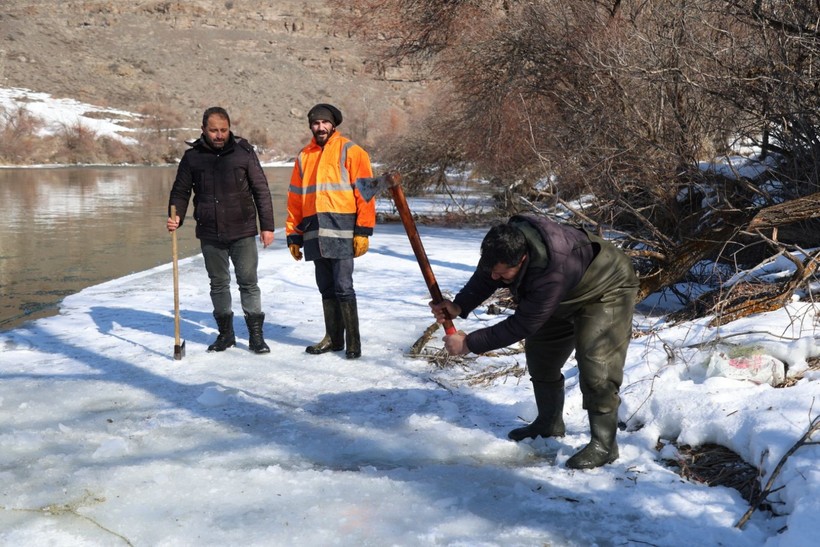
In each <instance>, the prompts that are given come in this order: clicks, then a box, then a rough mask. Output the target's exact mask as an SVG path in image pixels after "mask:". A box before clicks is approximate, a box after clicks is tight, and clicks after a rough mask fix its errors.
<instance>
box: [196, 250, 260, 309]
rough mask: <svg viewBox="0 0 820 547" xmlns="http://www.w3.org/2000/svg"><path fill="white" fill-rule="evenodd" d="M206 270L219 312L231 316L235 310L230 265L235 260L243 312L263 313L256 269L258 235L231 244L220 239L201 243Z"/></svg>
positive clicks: (257, 261) (212, 296) (212, 300)
mask: <svg viewBox="0 0 820 547" xmlns="http://www.w3.org/2000/svg"><path fill="white" fill-rule="evenodd" d="M200 246H201V248H202V256H203V258H204V259H205V269H206V270H207V271H208V277H209V278H210V280H211V302H212V303H213V305H214V314H215V315H227V314H229V313H231V312H232V311H233V309H232V304H231V272H230V267H229V264H228V260H229V259H230V261H231V262H233V268H234V273H235V274H236V283H237V284H238V285H239V297H240V300H241V302H242V311H244V312H245V313H246V314H257V313H262V296H261V291H260V290H259V284H258V278H257V274H256V269H257V266H258V264H259V254H258V251H257V250H256V237H255V236H252V237H245V238H242V239H238V240H236V241H233V242H231V243H221V242H218V241H205V240H202V241H201V242H200Z"/></svg>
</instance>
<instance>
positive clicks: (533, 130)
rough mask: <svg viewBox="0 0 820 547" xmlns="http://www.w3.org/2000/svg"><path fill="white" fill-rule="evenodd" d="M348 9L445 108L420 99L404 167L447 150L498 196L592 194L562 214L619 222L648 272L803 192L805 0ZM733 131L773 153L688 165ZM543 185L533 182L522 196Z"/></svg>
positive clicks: (552, 0) (811, 40) (814, 157)
mask: <svg viewBox="0 0 820 547" xmlns="http://www.w3.org/2000/svg"><path fill="white" fill-rule="evenodd" d="M355 4H356V6H357V9H358V10H359V11H358V13H359V14H360V15H361V16H362V18H366V19H367V22H368V25H366V28H364V29H363V30H362V32H363V33H365V35H367V36H371V37H373V38H374V44H379V45H381V46H382V48H381V50H380V51H381V62H382V63H384V64H388V63H394V64H395V63H406V62H407V61H408V60H412V61H415V62H423V63H428V64H429V66H430V67H431V70H432V72H433V74H434V75H435V76H436V77H437V78H438V79H439V81H440V85H441V89H442V93H443V94H445V96H446V101H447V104H448V109H447V114H448V115H447V116H445V117H442V116H441V111H440V110H431V115H430V118H429V119H428V121H426V122H424V123H422V124H418V126H419V127H421V128H423V129H424V130H423V131H420V132H419V135H418V137H417V138H412V137H411V138H408V140H407V143H408V144H411V145H412V146H411V147H410V152H409V153H405V154H403V155H401V154H396V156H397V157H401V158H402V159H403V161H405V162H407V163H409V162H413V161H421V162H422V164H421V165H420V166H417V167H415V168H411V167H409V166H406V167H405V170H408V171H411V172H414V173H415V172H418V173H424V172H428V171H434V172H435V171H436V168H435V166H436V165H437V163H436V162H437V155H434V154H431V152H430V151H431V150H439V151H441V150H446V151H448V152H456V154H457V157H458V159H459V161H463V162H466V163H469V164H470V165H474V166H475V167H476V169H477V172H479V173H481V174H482V176H484V177H486V178H489V179H491V180H493V181H495V182H496V184H497V186H498V187H500V188H502V189H504V188H505V187H506V190H504V191H503V192H501V195H503V196H506V197H509V196H511V195H513V194H515V193H519V194H522V193H523V195H525V196H535V197H537V198H539V199H542V200H543V202H542V204H551V203H552V202H553V201H554V200H555V199H561V200H563V202H564V203H566V202H568V201H569V200H572V199H573V198H576V197H579V196H581V195H592V196H595V198H596V199H595V200H594V201H592V202H589V204H588V205H585V206H584V207H585V208H584V210H581V211H578V212H579V213H580V214H579V215H578V216H577V218H578V219H582V220H584V221H585V222H591V223H593V224H604V225H609V226H615V227H618V228H621V229H623V230H624V231H626V232H629V233H630V234H631V236H630V237H631V240H632V243H631V245H632V246H634V247H641V248H642V249H644V250H648V251H647V252H645V253H644V254H643V256H644V259H645V261H646V262H647V267H646V268H645V270H644V272H645V273H646V274H647V275H649V274H651V273H653V272H657V271H658V270H660V269H663V268H665V267H667V266H668V265H669V264H670V263H671V262H672V261H675V260H678V257H679V256H680V254H681V252H680V250H681V248H684V249H686V248H687V247H686V246H687V245H688V244H689V242H691V241H693V240H694V241H697V240H701V239H707V240H709V239H710V238H714V237H716V236H718V235H719V236H720V237H722V238H725V241H734V240H738V244H737V245H724V246H721V245H702V246H699V247H697V252H690V253H689V254H688V255H687V260H691V259H695V258H707V257H706V256H705V255H702V254H700V253H701V252H702V250H708V252H709V253H712V254H711V255H710V256H711V257H712V258H715V257H716V256H715V255H720V254H721V253H722V252H723V251H724V250H729V251H730V252H732V253H736V250H737V248H738V246H739V247H744V246H747V245H748V243H749V242H748V241H740V240H739V238H740V229H741V227H742V226H743V225H744V221H748V219H749V218H751V216H753V213H754V211H756V210H760V209H761V208H763V207H766V206H771V205H772V204H773V203H776V202H777V201H778V200H783V199H794V198H796V197H799V196H805V195H806V194H808V193H811V192H815V191H817V186H818V168H820V155H818V154H819V153H820V134H818V127H820V108H818V107H820V104H818V103H820V95H818V94H817V88H818V87H820V75H818V72H817V70H815V69H814V67H816V65H817V62H818V60H820V40H818V39H817V38H818V33H817V31H816V21H817V20H820V6H818V4H817V3H816V2H814V3H811V2H804V1H800V2H792V3H782V2H759V1H756V0H733V1H731V2H725V1H722V0H689V1H687V2H679V1H677V0H658V1H656V2H636V3H632V2H621V1H620V0H611V1H610V2H601V1H599V0H578V1H576V2H566V1H563V0H540V1H535V2H523V1H516V0H507V1H504V2H500V3H499V2H497V1H494V0H458V1H454V2H436V1H435V0H421V1H418V2H402V1H399V0H357V1H356V2H355ZM787 4H788V5H787ZM431 104H433V105H437V104H443V101H431ZM442 119H446V120H447V125H446V131H435V128H436V127H437V125H438V124H440V123H441V120H442ZM425 132H426V135H425ZM739 141H744V142H751V143H754V144H758V145H759V146H760V147H761V148H762V150H763V156H764V157H765V156H766V155H767V154H768V155H770V156H772V155H774V157H776V160H777V161H772V162H770V163H769V167H768V170H764V171H763V172H762V174H760V175H758V176H757V177H756V178H754V179H744V178H743V177H738V176H737V175H738V173H734V175H735V176H726V174H724V173H716V172H711V173H710V172H703V171H701V168H700V166H699V162H701V161H704V160H712V159H713V158H715V156H721V155H728V154H730V153H732V148H731V146H732V144H733V143H736V142H739ZM440 154H441V152H440V153H439V155H440ZM431 166H432V167H431ZM543 181H549V182H550V184H548V185H547V191H546V192H545V191H543V190H540V189H537V191H533V189H534V188H536V187H537V186H538V185H539V184H543ZM769 181H774V182H776V183H778V184H779V185H781V187H783V186H785V187H786V191H783V190H782V189H781V190H779V191H778V192H777V193H776V194H775V193H772V192H770V191H768V190H767V189H766V188H764V185H765V184H766V183H767V182H769ZM550 194H552V196H551V195H550ZM502 201H504V202H505V203H506V204H510V205H512V206H513V207H514V206H515V202H514V200H510V199H506V198H505V199H504V200H502ZM531 205H532V206H534V207H538V206H539V203H532V204H531ZM733 226H734V229H732V228H733ZM814 233H815V234H816V233H817V232H816V230H815V231H814ZM816 239H817V236H815V240H816ZM689 250H692V249H691V248H690V249H689ZM737 256H738V255H736V254H735V256H734V258H736V257H737ZM678 271H681V272H685V271H686V270H685V268H683V269H680V270H678Z"/></svg>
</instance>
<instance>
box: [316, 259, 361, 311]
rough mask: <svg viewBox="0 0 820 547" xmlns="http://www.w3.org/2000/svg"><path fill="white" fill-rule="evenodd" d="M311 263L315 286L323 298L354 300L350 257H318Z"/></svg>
mask: <svg viewBox="0 0 820 547" xmlns="http://www.w3.org/2000/svg"><path fill="white" fill-rule="evenodd" d="M313 263H314V266H315V268H316V286H317V287H318V288H319V292H320V293H322V299H323V300H325V299H331V298H335V299H337V300H339V301H340V302H348V301H351V300H356V292H355V291H354V290H353V259H352V258H319V259H317V260H314V261H313Z"/></svg>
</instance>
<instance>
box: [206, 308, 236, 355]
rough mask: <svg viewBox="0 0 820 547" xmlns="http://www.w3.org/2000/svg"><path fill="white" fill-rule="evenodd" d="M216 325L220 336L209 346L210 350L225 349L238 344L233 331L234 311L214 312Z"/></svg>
mask: <svg viewBox="0 0 820 547" xmlns="http://www.w3.org/2000/svg"><path fill="white" fill-rule="evenodd" d="M214 319H216V326H217V328H219V336H217V337H216V341H215V342H214V343H213V344H211V345H210V346H208V351H225V350H226V349H228V348H230V347H233V346H235V345H236V336H235V335H234V333H233V313H228V314H224V315H217V314H216V313H214Z"/></svg>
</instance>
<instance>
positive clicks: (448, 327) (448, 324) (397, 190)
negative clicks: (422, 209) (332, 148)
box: [386, 173, 456, 334]
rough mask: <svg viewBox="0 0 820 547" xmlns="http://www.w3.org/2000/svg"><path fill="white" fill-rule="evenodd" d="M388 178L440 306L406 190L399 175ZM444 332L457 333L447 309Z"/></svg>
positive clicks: (432, 292)
mask: <svg viewBox="0 0 820 547" xmlns="http://www.w3.org/2000/svg"><path fill="white" fill-rule="evenodd" d="M386 178H387V183H388V185H389V186H390V193H391V194H392V196H393V203H395V204H396V209H397V210H398V212H399V216H400V217H401V223H402V224H404V231H406V232H407V237H408V238H410V246H411V247H413V253H414V254H415V255H416V261H418V263H419V268H421V274H422V275H423V276H424V281H425V283H427V288H428V289H429V290H430V296H432V297H433V302H434V303H436V304H438V303H440V302H442V301H443V300H444V297H443V296H441V290H440V289H439V287H438V282H437V281H436V276H435V275H433V269H432V268H431V267H430V261H429V260H428V259H427V253H426V252H424V245H422V244H421V237H419V231H418V230H417V229H416V222H415V221H414V220H413V215H412V214H411V213H410V207H409V206H408V205H407V199H406V198H405V197H404V190H402V187H401V177H400V176H399V174H398V173H388V174H387V175H386ZM444 332H445V333H447V334H455V333H456V327H455V325H453V320H452V318H451V317H450V314H449V313H448V312H447V309H446V308H445V309H444Z"/></svg>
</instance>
